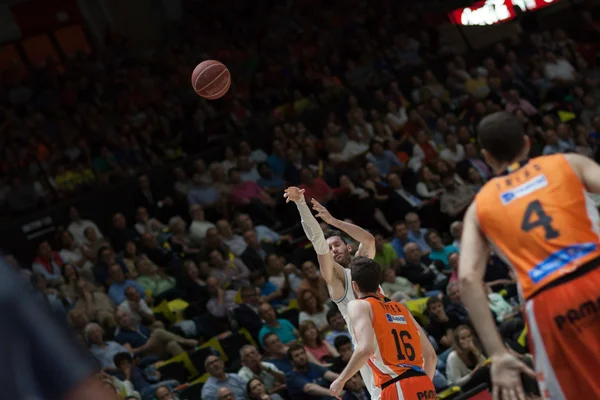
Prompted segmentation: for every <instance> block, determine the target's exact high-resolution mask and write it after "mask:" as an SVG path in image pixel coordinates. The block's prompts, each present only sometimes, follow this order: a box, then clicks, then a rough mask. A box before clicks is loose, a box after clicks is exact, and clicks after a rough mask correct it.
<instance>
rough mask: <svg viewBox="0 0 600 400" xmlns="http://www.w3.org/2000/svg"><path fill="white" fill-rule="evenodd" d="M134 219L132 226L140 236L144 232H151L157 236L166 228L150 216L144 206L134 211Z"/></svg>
mask: <svg viewBox="0 0 600 400" xmlns="http://www.w3.org/2000/svg"><path fill="white" fill-rule="evenodd" d="M135 220H136V223H135V225H134V228H135V230H136V231H137V233H138V234H139V235H140V236H143V235H144V234H145V233H151V234H152V235H154V236H158V235H159V234H160V233H161V232H162V231H163V230H164V229H165V228H166V226H165V225H164V224H163V223H162V222H160V221H159V220H157V219H156V218H150V214H148V210H146V208H144V207H138V209H137V210H136V212H135Z"/></svg>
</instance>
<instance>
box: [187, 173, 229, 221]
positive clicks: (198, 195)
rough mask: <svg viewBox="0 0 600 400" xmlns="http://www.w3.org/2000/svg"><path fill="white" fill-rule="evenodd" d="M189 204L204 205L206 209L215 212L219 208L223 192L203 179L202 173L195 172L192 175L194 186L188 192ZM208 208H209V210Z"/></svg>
mask: <svg viewBox="0 0 600 400" xmlns="http://www.w3.org/2000/svg"><path fill="white" fill-rule="evenodd" d="M187 200H188V204H189V205H190V207H191V206H193V205H199V206H202V207H203V209H205V210H206V211H208V210H210V212H211V213H213V212H214V211H215V210H218V209H219V203H220V202H221V200H222V199H221V194H220V193H219V191H218V190H217V189H215V188H214V187H213V186H212V185H210V184H209V183H207V182H205V181H204V180H203V179H202V175H201V174H199V173H195V174H194V175H192V186H191V187H190V191H189V193H188V198H187ZM207 209H208V210H207Z"/></svg>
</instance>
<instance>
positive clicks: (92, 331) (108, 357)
mask: <svg viewBox="0 0 600 400" xmlns="http://www.w3.org/2000/svg"><path fill="white" fill-rule="evenodd" d="M85 338H86V340H87V342H88V343H89V344H90V351H91V352H92V354H93V355H94V357H96V359H97V360H98V362H99V363H100V366H101V368H102V369H103V370H106V371H114V370H116V366H115V363H114V358H115V356H116V355H117V354H119V353H127V352H128V350H127V348H125V347H124V346H122V345H120V344H119V343H117V342H112V341H108V342H106V341H104V331H103V330H102V328H101V327H100V325H98V324H96V323H91V324H88V325H86V327H85Z"/></svg>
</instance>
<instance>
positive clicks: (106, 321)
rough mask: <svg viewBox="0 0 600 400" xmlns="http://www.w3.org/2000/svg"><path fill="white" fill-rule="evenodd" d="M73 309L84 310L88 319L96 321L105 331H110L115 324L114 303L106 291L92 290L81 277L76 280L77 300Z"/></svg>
mask: <svg viewBox="0 0 600 400" xmlns="http://www.w3.org/2000/svg"><path fill="white" fill-rule="evenodd" d="M73 309H75V310H80V311H81V312H84V313H85V315H86V316H87V317H88V318H89V319H90V321H96V322H98V323H99V324H100V326H102V327H103V328H104V329H106V330H107V331H112V330H113V329H114V328H115V327H116V326H117V322H116V319H115V305H114V303H113V302H112V301H111V299H110V298H109V297H108V296H107V295H106V293H104V292H103V291H100V290H94V288H93V287H92V285H91V284H90V283H88V282H86V281H84V280H83V279H79V280H78V281H77V300H76V301H75V305H74V306H73Z"/></svg>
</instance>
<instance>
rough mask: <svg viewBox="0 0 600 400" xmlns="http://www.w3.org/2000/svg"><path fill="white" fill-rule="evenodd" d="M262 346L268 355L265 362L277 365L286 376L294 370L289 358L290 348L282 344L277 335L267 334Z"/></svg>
mask: <svg viewBox="0 0 600 400" xmlns="http://www.w3.org/2000/svg"><path fill="white" fill-rule="evenodd" d="M262 346H263V349H265V352H266V353H267V355H268V357H267V358H265V361H268V362H270V363H271V364H273V365H275V366H276V367H277V369H278V370H280V371H281V372H283V373H284V374H286V373H288V372H290V371H291V370H293V369H294V366H293V365H292V362H291V361H290V359H289V358H288V356H287V351H288V346H286V345H284V344H283V343H281V340H280V339H279V337H278V336H277V334H275V333H274V332H271V333H267V334H266V335H265V337H264V338H263V344H262Z"/></svg>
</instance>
